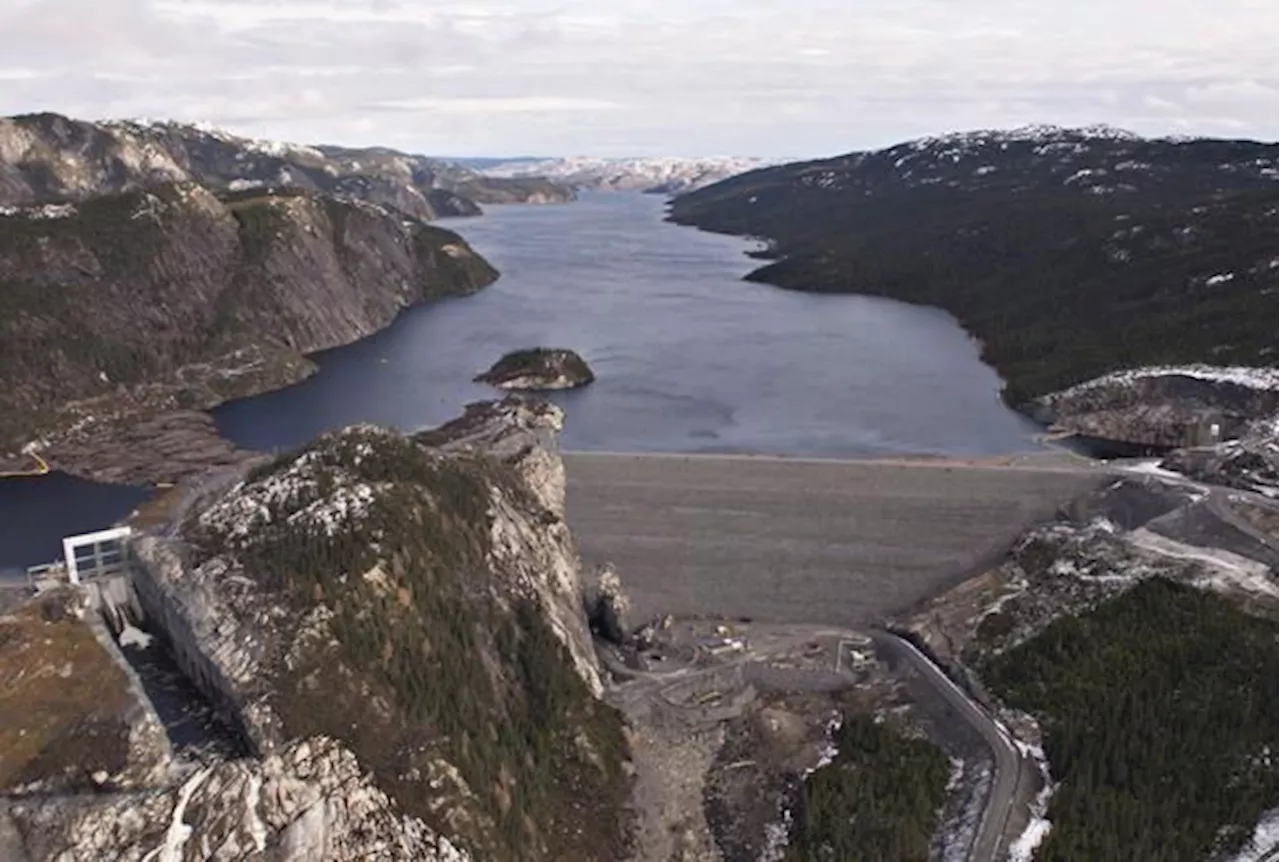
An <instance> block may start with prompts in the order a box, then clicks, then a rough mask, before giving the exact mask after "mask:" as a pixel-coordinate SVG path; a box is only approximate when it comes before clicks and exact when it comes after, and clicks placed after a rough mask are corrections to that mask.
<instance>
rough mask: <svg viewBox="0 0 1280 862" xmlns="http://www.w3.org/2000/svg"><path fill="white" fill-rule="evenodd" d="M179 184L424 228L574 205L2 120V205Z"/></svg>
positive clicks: (537, 186)
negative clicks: (316, 203) (311, 203)
mask: <svg viewBox="0 0 1280 862" xmlns="http://www.w3.org/2000/svg"><path fill="white" fill-rule="evenodd" d="M182 181H190V182H196V183H200V184H201V185H204V186H207V187H209V188H211V189H213V190H215V191H238V190H244V189H251V188H257V189H269V188H298V189H304V190H308V191H319V192H325V193H327V194H330V195H334V196H337V197H343V198H350V199H355V200H363V201H366V202H369V203H374V204H378V205H380V206H386V207H392V208H394V209H397V210H400V211H401V212H404V213H406V214H408V215H411V216H414V217H415V218H421V219H431V218H435V217H437V216H457V215H475V214H477V213H479V212H480V209H479V207H478V206H477V204H478V203H490V202H492V203H508V202H523V201H530V202H543V201H564V200H570V199H571V198H572V192H571V191H570V190H569V189H568V188H566V187H564V186H560V185H557V184H555V183H552V182H549V181H545V180H541V181H535V180H527V179H525V180H519V181H504V180H500V179H495V178H492V177H481V176H479V175H477V174H475V173H474V172H472V171H469V170H467V169H465V168H462V167H459V166H457V165H452V164H449V163H447V162H442V161H439V160H436V159H429V158H426V157H423V156H415V155H410V154H407V153H400V152H397V151H395V150H388V149H382V148H367V149H351V148H346V147H310V146H300V145H296V144H285V143H280V142H276V141H258V140H253V139H250V138H243V137H239V136H237V135H232V134H229V133H227V132H224V131H221V130H219V129H214V128H208V127H202V126H193V125H186V124H181V123H140V122H129V121H122V122H104V123H94V122H87V121H83V120H73V119H70V118H68V117H63V116H60V115H58V114H47V113H46V114H28V115H24V116H18V117H10V118H4V119H0V205H5V204H9V205H19V206H21V205H29V204H33V203H46V202H61V201H68V200H82V199H84V198H88V197H92V196H94V195H100V194H108V193H112V192H120V191H128V190H132V189H139V188H146V187H148V186H150V185H153V184H155V183H163V182H182Z"/></svg>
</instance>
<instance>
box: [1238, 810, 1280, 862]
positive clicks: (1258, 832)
mask: <svg viewBox="0 0 1280 862" xmlns="http://www.w3.org/2000/svg"><path fill="white" fill-rule="evenodd" d="M1277 846H1280V808H1272V809H1271V810H1270V811H1266V812H1263V814H1262V817H1261V819H1259V820H1258V825H1257V826H1255V827H1254V829H1253V836H1252V837H1251V838H1250V839H1249V841H1248V842H1247V843H1246V844H1245V846H1244V847H1242V848H1240V850H1239V852H1237V853H1236V854H1235V855H1234V856H1231V857H1230V858H1228V859H1226V860H1225V862H1263V860H1265V859H1267V858H1269V857H1270V856H1271V855H1272V853H1273V852H1274V851H1275V849H1276V848H1277Z"/></svg>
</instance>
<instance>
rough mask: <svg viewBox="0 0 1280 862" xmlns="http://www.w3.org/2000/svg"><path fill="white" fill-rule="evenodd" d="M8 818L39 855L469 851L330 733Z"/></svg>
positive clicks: (307, 859) (443, 856)
mask: <svg viewBox="0 0 1280 862" xmlns="http://www.w3.org/2000/svg"><path fill="white" fill-rule="evenodd" d="M0 816H3V814H2V813H0ZM8 817H9V818H10V822H11V823H12V824H14V826H16V828H17V829H18V830H19V831H20V832H21V833H22V834H23V835H24V836H25V841H24V842H23V847H22V848H21V850H17V851H16V852H22V853H24V854H25V857H26V860H31V862H35V860H43V859H58V860H60V862H98V860H102V859H111V860H113V862H147V860H155V859H163V860H166V862H242V860H255V862H256V860H263V862H265V860H271V862H319V860H334V862H338V860H357V859H358V860H362V862H363V860H376V862H396V860H416V862H467V860H470V859H471V858H472V857H471V856H470V855H469V854H468V853H466V852H464V851H463V850H461V849H460V848H458V847H457V846H455V845H454V844H453V843H452V842H451V841H449V840H448V839H447V838H445V837H443V836H441V835H438V834H436V833H435V832H433V831H432V830H431V829H429V828H428V827H427V826H426V824H425V823H423V822H422V821H421V820H419V819H417V818H414V817H411V816H408V815H405V814H403V813H401V812H400V811H398V810H397V806H396V805H395V804H394V802H393V801H392V800H391V799H390V798H389V797H388V796H387V794H386V793H385V792H384V791H383V790H381V789H380V788H379V787H378V786H377V785H376V784H375V783H374V781H373V780H372V778H371V776H370V775H369V773H368V771H367V770H366V769H365V768H364V767H363V766H362V765H361V764H360V762H359V761H358V760H357V758H356V757H355V755H354V754H352V752H351V751H350V750H349V749H348V748H346V747H345V746H343V745H341V744H340V743H338V742H336V741H335V740H333V739H329V738H327V737H315V738H311V739H305V740H298V741H295V742H291V743H289V744H288V745H287V746H285V747H283V748H282V749H281V750H280V751H278V752H276V753H274V754H272V755H270V756H268V757H265V758H262V759H255V760H236V761H229V762H224V763H219V764H216V765H211V766H206V767H203V768H200V769H197V770H195V771H193V772H192V773H191V774H189V775H188V776H186V778H185V779H184V780H183V781H181V782H180V783H179V784H177V785H175V786H173V787H170V788H167V789H165V790H163V791H160V792H152V793H140V794H129V795H120V796H114V797H108V798H105V799H103V800H102V801H101V802H100V803H99V804H96V805H83V806H77V807H75V808H72V809H71V810H70V811H68V809H67V808H66V807H63V806H60V805H57V804H52V805H51V804H48V800H32V801H26V800H22V799H19V800H16V801H15V802H13V803H12V804H11V805H10V806H9V810H8ZM0 849H3V847H2V846H0ZM157 854H158V855H157ZM6 858H9V857H6ZM15 862H25V860H21V859H20V857H19V859H18V860H15Z"/></svg>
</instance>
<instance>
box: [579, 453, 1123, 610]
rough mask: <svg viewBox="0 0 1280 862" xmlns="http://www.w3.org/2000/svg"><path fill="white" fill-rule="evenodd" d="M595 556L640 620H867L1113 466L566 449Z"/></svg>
mask: <svg viewBox="0 0 1280 862" xmlns="http://www.w3.org/2000/svg"><path fill="white" fill-rule="evenodd" d="M564 461H565V468H566V472H567V475H568V518H569V525H570V527H571V528H572V529H573V535H574V538H575V540H576V542H577V544H578V548H579V551H580V553H581V554H582V556H583V559H584V560H585V561H586V562H587V563H590V564H600V563H603V562H605V561H611V562H613V563H614V564H615V565H617V567H618V570H619V572H620V573H621V575H622V579H623V583H624V585H625V587H626V589H627V592H628V593H629V594H630V596H631V597H632V600H633V602H634V603H635V613H636V618H637V619H644V618H648V617H651V616H655V615H657V614H662V613H672V614H677V615H688V614H710V615H716V616H725V617H751V618H753V619H757V620H762V621H768V622H793V623H814V624H825V625H834V626H848V627H852V628H862V627H864V626H866V625H867V624H869V623H874V622H876V621H879V620H881V619H882V618H883V617H884V616H886V615H888V614H893V613H897V612H900V611H902V610H904V609H906V608H908V607H910V606H911V605H913V604H915V603H916V602H919V601H921V600H922V599H925V598H928V597H930V596H933V595H936V594H937V593H938V592H940V591H941V590H943V589H945V588H946V587H948V586H950V585H952V584H954V583H957V582H958V581H959V580H962V579H963V578H964V577H965V575H966V573H968V572H969V571H971V570H972V569H973V568H974V567H975V566H977V565H979V564H980V563H982V562H984V561H986V560H989V559H991V558H993V557H994V556H995V555H997V554H999V553H1002V552H1003V551H1004V550H1005V549H1006V548H1007V546H1008V544H1009V543H1010V542H1011V541H1012V540H1013V539H1014V538H1016V537H1017V536H1018V535H1019V534H1020V533H1021V532H1023V531H1024V530H1025V529H1026V527H1027V526H1029V525H1030V524H1032V523H1034V522H1037V521H1041V520H1044V519H1047V518H1050V517H1052V516H1053V514H1054V513H1055V512H1056V510H1057V509H1058V507H1059V506H1060V505H1062V504H1064V503H1065V502H1067V501H1068V500H1069V499H1071V498H1072V497H1074V496H1075V495H1076V494H1079V493H1081V492H1083V491H1085V490H1087V489H1089V488H1091V487H1095V486H1097V485H1098V484H1100V483H1101V482H1103V481H1106V480H1107V478H1108V477H1109V475H1110V474H1109V473H1108V471H1106V470H1105V469H1101V468H1099V467H1096V466H1093V465H1090V464H1088V463H1086V462H1082V461H1076V460H1074V459H1069V458H1062V457H1057V458H1054V457H1048V458H1037V457H1036V456H1031V457H1028V458H1025V459H1020V460H1016V461H1013V462H1012V463H996V462H993V461H955V460H941V459H921V460H918V461H915V460H894V461H876V460H864V461H835V460H812V459H799V458H775V457H767V456H730V455H650V454H640V455H633V454H604V453H581V452H578V453H565V455H564Z"/></svg>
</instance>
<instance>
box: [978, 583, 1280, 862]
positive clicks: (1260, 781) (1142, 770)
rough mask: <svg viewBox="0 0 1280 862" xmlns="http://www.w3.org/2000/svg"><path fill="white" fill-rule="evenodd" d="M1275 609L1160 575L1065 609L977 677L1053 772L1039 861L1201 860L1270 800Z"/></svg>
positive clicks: (1248, 824)
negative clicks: (1260, 611) (1258, 613)
mask: <svg viewBox="0 0 1280 862" xmlns="http://www.w3.org/2000/svg"><path fill="white" fill-rule="evenodd" d="M1278 673H1280V666H1278V665H1277V655H1276V625H1275V621H1274V620H1268V619H1258V618H1255V617H1251V616H1248V615H1246V614H1244V613H1242V612H1241V611H1239V610H1238V609H1237V608H1236V607H1235V606H1234V605H1233V604H1232V603H1231V602H1230V601H1228V600H1227V599H1224V598H1222V597H1220V596H1217V595H1214V594H1211V593H1207V592H1203V591H1200V590H1197V589H1194V588H1192V587H1187V586H1182V585H1179V584H1175V583H1173V582H1171V581H1167V580H1164V579H1161V578H1153V579H1151V580H1147V581H1144V582H1142V583H1141V584H1139V585H1138V586H1136V587H1134V588H1133V589H1131V590H1129V591H1128V592H1126V593H1124V594H1123V595H1121V596H1119V597H1118V598H1115V599H1112V600H1110V601H1108V602H1106V603H1104V604H1102V605H1101V606H1099V607H1097V608H1095V609H1094V610H1092V611H1089V612H1087V613H1084V614H1081V615H1079V616H1065V617H1062V618H1061V619H1059V620H1057V621H1056V622H1054V623H1053V624H1051V625H1050V626H1049V627H1048V628H1047V629H1046V630H1045V631H1044V632H1042V633H1041V634H1039V635H1038V636H1036V637H1035V638H1033V639H1031V640H1030V641H1026V642H1024V643H1022V644H1021V645H1019V646H1017V647H1015V648H1014V649H1012V650H1010V651H1008V652H1006V653H1003V654H1002V655H1000V656H998V657H997V658H995V659H993V660H991V661H990V662H989V663H988V664H987V665H986V667H985V669H984V672H983V675H984V677H985V678H986V680H987V682H988V684H989V685H990V687H991V688H992V689H993V690H994V691H995V692H996V693H997V694H999V695H1000V696H1001V697H1002V698H1004V699H1005V701H1006V702H1007V703H1009V704H1010V705H1012V706H1014V707H1017V708H1019V709H1024V710H1027V711H1029V712H1031V713H1033V714H1034V715H1035V716H1036V717H1037V718H1038V719H1039V721H1040V723H1041V725H1042V727H1043V728H1044V730H1045V731H1046V745H1045V752H1046V754H1047V755H1048V758H1049V767H1050V771H1051V773H1052V775H1053V777H1054V780H1055V781H1056V782H1058V783H1059V786H1058V787H1057V789H1056V791H1055V792H1054V795H1053V797H1052V800H1051V802H1050V805H1049V812H1048V818H1049V820H1050V821H1051V822H1052V824H1053V827H1052V830H1051V831H1050V833H1049V835H1048V837H1047V839H1046V840H1045V842H1044V844H1043V845H1042V846H1041V847H1040V849H1039V850H1038V852H1037V855H1036V859H1037V860H1038V862H1108V860H1116V862H1120V860H1134V859H1143V860H1153V862H1156V860H1159V862H1181V860H1186V862H1203V860H1205V859H1207V858H1210V854H1211V853H1212V852H1213V851H1217V850H1224V849H1229V848H1233V847H1235V846H1238V845H1239V843H1240V842H1241V841H1242V840H1244V839H1245V838H1246V837H1247V836H1248V835H1249V834H1250V833H1251V832H1252V830H1253V826H1254V824H1255V823H1256V822H1257V820H1258V818H1259V816H1260V815H1261V814H1262V812H1263V811H1266V810H1268V809H1270V808H1273V807H1275V803H1276V782H1277V770H1276V751H1277V742H1278V740H1277V731H1276V727H1277V721H1278V720H1280V715H1278V712H1277V700H1278V699H1280V692H1278V691H1277V682H1276V680H1277V675H1278Z"/></svg>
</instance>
